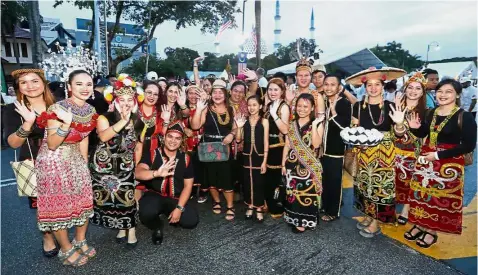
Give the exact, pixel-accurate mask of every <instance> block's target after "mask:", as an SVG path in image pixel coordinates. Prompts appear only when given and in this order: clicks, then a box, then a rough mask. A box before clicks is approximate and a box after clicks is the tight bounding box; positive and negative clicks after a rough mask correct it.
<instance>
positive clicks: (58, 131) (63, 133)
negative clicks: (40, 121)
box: [56, 127, 70, 137]
mask: <svg viewBox="0 0 478 275" xmlns="http://www.w3.org/2000/svg"><path fill="white" fill-rule="evenodd" d="M69 132H70V130H69V129H68V131H65V130H62V129H61V128H60V127H58V129H56V134H57V136H59V137H66V136H68V133H69Z"/></svg>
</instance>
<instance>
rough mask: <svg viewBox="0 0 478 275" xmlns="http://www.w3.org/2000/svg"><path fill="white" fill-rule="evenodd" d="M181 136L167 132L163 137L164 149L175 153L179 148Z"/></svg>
mask: <svg viewBox="0 0 478 275" xmlns="http://www.w3.org/2000/svg"><path fill="white" fill-rule="evenodd" d="M182 140H183V136H182V135H181V134H180V133H177V132H173V131H169V132H167V133H166V135H165V136H164V147H165V148H166V149H167V150H168V151H176V150H178V149H179V147H180V146H181V142H182Z"/></svg>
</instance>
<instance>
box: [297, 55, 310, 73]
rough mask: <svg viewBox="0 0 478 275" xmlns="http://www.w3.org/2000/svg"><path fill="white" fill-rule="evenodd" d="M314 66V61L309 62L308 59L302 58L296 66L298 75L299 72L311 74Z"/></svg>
mask: <svg viewBox="0 0 478 275" xmlns="http://www.w3.org/2000/svg"><path fill="white" fill-rule="evenodd" d="M312 64H314V61H313V60H307V58H301V59H300V60H299V62H297V64H296V65H295V72H296V73H298V72H299V71H302V70H305V71H308V72H309V73H311V72H312Z"/></svg>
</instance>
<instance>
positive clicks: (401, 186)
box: [395, 131, 421, 204]
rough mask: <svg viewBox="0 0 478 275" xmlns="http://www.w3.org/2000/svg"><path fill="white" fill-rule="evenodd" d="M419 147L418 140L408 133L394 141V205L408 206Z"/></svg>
mask: <svg viewBox="0 0 478 275" xmlns="http://www.w3.org/2000/svg"><path fill="white" fill-rule="evenodd" d="M420 147H421V142H420V139H419V138H417V137H415V136H414V135H413V134H412V133H410V132H408V131H407V132H406V133H405V134H404V135H403V136H402V137H400V138H396V139H395V148H396V156H395V188H396V203H400V204H408V193H409V191H410V180H411V179H412V174H413V169H414V167H415V162H416V160H417V156H418V155H419V154H420Z"/></svg>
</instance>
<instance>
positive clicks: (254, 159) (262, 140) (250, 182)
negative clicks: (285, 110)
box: [236, 95, 269, 222]
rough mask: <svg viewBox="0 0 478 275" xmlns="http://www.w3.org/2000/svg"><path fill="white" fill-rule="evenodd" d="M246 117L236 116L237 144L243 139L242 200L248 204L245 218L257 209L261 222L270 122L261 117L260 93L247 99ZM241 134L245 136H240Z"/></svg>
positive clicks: (257, 215)
mask: <svg viewBox="0 0 478 275" xmlns="http://www.w3.org/2000/svg"><path fill="white" fill-rule="evenodd" d="M247 109H248V117H247V118H246V117H245V116H243V115H240V116H239V117H238V118H237V119H236V124H237V127H238V132H237V136H236V143H240V142H242V141H243V142H244V150H243V153H242V154H243V181H244V203H245V204H246V205H247V211H246V219H247V220H250V219H252V215H253V211H254V209H255V210H256V218H257V221H258V222H263V221H264V216H263V213H264V211H263V207H264V180H265V178H264V174H265V173H266V171H267V155H268V148H269V121H268V120H267V119H264V118H262V116H261V114H260V112H261V109H262V100H261V97H260V95H252V96H250V97H249V98H248V99H247ZM243 137H244V138H243Z"/></svg>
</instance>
